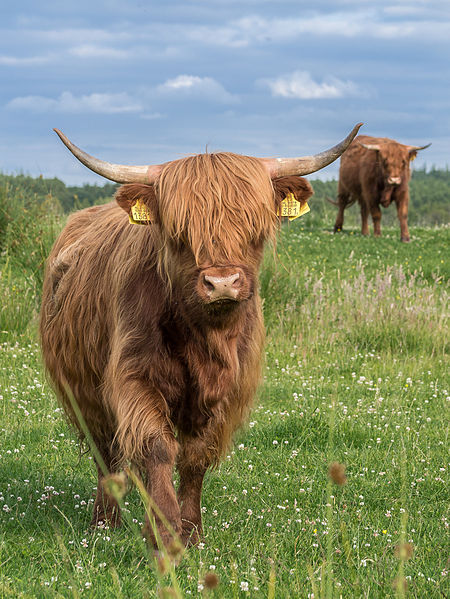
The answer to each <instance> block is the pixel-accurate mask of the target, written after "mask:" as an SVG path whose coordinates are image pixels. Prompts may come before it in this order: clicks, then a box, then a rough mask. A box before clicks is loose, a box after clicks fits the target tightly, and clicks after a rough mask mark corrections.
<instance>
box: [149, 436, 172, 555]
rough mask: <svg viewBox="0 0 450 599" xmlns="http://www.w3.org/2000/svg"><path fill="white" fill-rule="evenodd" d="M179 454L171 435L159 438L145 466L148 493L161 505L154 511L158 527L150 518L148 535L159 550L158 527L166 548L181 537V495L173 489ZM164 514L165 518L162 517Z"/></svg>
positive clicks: (151, 448)
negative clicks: (179, 502)
mask: <svg viewBox="0 0 450 599" xmlns="http://www.w3.org/2000/svg"><path fill="white" fill-rule="evenodd" d="M177 451H178V444H177V442H176V440H175V438H174V437H173V435H172V434H171V433H169V434H166V435H163V436H161V437H160V438H158V439H155V440H154V441H153V443H152V444H151V446H149V452H148V458H147V460H146V463H145V468H146V471H147V491H148V493H149V495H150V497H151V499H152V502H154V503H155V504H156V506H157V509H155V510H152V512H153V514H152V515H153V518H154V524H153V522H150V521H149V519H148V518H147V524H146V527H145V531H144V532H145V534H146V536H147V537H148V538H149V540H150V541H151V542H152V543H153V545H154V546H155V547H157V545H158V544H157V540H156V534H155V530H154V525H156V528H157V531H158V534H159V537H160V539H161V541H162V543H163V545H170V543H171V542H172V541H173V540H174V534H175V535H176V536H175V538H176V537H177V536H179V535H180V534H181V516H180V508H179V505H178V500H177V496H176V493H175V489H174V486H173V469H174V466H175V460H176V456H177ZM160 514H161V517H160Z"/></svg>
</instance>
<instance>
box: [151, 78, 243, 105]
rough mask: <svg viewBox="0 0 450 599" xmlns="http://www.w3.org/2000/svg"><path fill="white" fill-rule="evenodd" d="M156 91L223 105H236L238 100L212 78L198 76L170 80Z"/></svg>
mask: <svg viewBox="0 0 450 599" xmlns="http://www.w3.org/2000/svg"><path fill="white" fill-rule="evenodd" d="M156 91H157V92H158V93H159V94H161V95H168V96H173V97H176V96H179V95H183V97H185V96H194V97H196V98H203V99H209V100H215V101H216V102H220V103H223V104H235V103H236V102H238V101H239V100H238V98H237V97H236V96H234V95H233V94H230V93H229V92H227V90H226V89H225V88H224V87H223V85H221V84H220V83H219V82H218V81H216V80H215V79H212V78H211V77H197V76H196V75H178V77H175V78H174V79H168V80H167V81H166V82H165V83H162V84H161V85H158V86H157V88H156Z"/></svg>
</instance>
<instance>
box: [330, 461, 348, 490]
mask: <svg viewBox="0 0 450 599" xmlns="http://www.w3.org/2000/svg"><path fill="white" fill-rule="evenodd" d="M328 476H329V477H330V478H331V480H332V481H333V482H334V483H336V484H337V485H345V483H346V482H347V477H346V476H345V466H344V464H340V463H339V462H333V463H332V464H330V467H329V469H328Z"/></svg>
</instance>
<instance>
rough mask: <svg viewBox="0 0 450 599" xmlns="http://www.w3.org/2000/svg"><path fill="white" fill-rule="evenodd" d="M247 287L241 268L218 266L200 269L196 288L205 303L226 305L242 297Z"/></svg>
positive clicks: (219, 305) (218, 305)
mask: <svg viewBox="0 0 450 599" xmlns="http://www.w3.org/2000/svg"><path fill="white" fill-rule="evenodd" d="M247 287H248V284H247V278H246V276H245V274H244V271H243V270H242V269H241V268H238V267H234V266H218V267H211V268H206V269H204V270H202V271H201V273H200V275H199V280H198V285H197V290H198V293H199V295H200V297H201V298H202V300H203V301H204V302H205V303H207V304H215V305H216V306H217V307H221V306H223V307H226V306H229V305H231V304H234V303H237V302H239V301H241V300H242V299H244V297H243V295H246V291H247Z"/></svg>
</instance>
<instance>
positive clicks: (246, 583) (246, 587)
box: [240, 580, 248, 592]
mask: <svg viewBox="0 0 450 599" xmlns="http://www.w3.org/2000/svg"><path fill="white" fill-rule="evenodd" d="M240 586H241V591H245V592H247V591H248V582H246V581H245V580H243V581H242V582H241V585H240Z"/></svg>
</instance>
